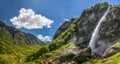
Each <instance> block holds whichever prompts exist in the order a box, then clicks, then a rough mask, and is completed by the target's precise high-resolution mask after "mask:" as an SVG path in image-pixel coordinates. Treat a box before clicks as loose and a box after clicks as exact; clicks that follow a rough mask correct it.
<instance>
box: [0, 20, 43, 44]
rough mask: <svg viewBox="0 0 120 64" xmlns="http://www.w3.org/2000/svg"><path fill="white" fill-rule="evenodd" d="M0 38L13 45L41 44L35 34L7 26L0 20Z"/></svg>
mask: <svg viewBox="0 0 120 64" xmlns="http://www.w3.org/2000/svg"><path fill="white" fill-rule="evenodd" d="M0 40H1V41H5V42H8V43H10V44H14V45H23V44H34V43H37V44H40V45H43V42H42V41H40V40H39V39H38V38H37V37H36V36H34V35H32V34H29V33H25V32H22V31H20V30H18V29H15V28H14V27H11V26H7V25H5V24H4V23H3V22H2V21H0Z"/></svg>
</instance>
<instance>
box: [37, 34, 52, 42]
mask: <svg viewBox="0 0 120 64" xmlns="http://www.w3.org/2000/svg"><path fill="white" fill-rule="evenodd" d="M37 37H38V39H40V40H41V41H44V42H48V41H52V39H51V37H50V36H42V35H38V36H37Z"/></svg>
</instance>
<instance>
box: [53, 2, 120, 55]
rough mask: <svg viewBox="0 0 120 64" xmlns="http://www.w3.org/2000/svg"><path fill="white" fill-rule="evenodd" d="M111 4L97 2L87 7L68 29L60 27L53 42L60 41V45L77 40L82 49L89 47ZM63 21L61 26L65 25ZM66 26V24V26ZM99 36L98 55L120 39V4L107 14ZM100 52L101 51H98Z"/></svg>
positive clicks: (96, 44) (76, 42)
mask: <svg viewBox="0 0 120 64" xmlns="http://www.w3.org/2000/svg"><path fill="white" fill-rule="evenodd" d="M109 6H111V5H109V4H108V3H106V2H105V3H102V4H96V5H95V6H93V7H91V8H88V9H85V10H84V11H83V13H82V14H81V16H80V17H79V18H76V19H74V20H73V21H71V23H70V26H67V27H68V28H67V29H66V30H64V31H63V30H62V29H58V30H57V31H59V32H60V33H59V32H57V34H55V36H58V37H57V38H56V39H55V40H53V43H55V42H58V43H59V44H60V45H63V44H66V43H69V42H75V44H76V45H77V46H79V47H80V48H81V49H83V48H86V47H88V44H89V41H90V39H91V36H92V34H93V31H94V29H95V28H96V26H97V24H98V22H99V20H100V19H101V17H102V16H103V14H104V13H105V12H106V10H107V8H108V7H109ZM64 24H66V22H65V23H63V25H61V26H60V27H64V26H65V25H64ZM65 27H66V26H65ZM98 36H99V38H98V40H97V41H96V43H95V47H96V53H95V54H97V55H100V56H101V55H102V54H103V53H104V52H105V50H106V49H107V48H109V47H110V46H112V45H113V44H114V43H115V42H117V41H119V40H120V6H119V5H117V6H111V9H110V12H109V13H108V15H107V16H106V18H105V20H104V22H103V23H102V26H101V28H100V32H99V35H98ZM97 52H99V53H97Z"/></svg>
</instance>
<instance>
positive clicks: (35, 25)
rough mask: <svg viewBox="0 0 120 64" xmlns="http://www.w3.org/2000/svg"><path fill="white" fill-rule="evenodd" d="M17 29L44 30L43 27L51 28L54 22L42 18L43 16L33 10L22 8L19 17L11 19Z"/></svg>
mask: <svg viewBox="0 0 120 64" xmlns="http://www.w3.org/2000/svg"><path fill="white" fill-rule="evenodd" d="M10 21H11V22H12V24H13V25H15V26H16V28H22V27H24V28H27V29H39V28H40V29H42V28H43V27H47V28H51V25H52V23H53V20H50V19H48V18H46V17H45V16H42V15H41V14H35V12H34V11H33V10H32V9H25V8H21V9H20V11H19V15H18V17H17V16H15V17H13V18H12V19H10Z"/></svg>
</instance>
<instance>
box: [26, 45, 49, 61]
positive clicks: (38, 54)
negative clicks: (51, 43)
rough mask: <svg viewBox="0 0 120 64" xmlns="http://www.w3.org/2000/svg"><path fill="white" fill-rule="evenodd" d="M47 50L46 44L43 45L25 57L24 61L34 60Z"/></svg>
mask: <svg viewBox="0 0 120 64" xmlns="http://www.w3.org/2000/svg"><path fill="white" fill-rule="evenodd" d="M47 52H49V48H48V46H43V47H41V48H40V49H39V51H37V52H35V53H33V54H31V55H29V56H28V57H27V58H26V62H29V61H34V60H36V59H37V58H38V57H39V56H42V55H43V54H45V53H47Z"/></svg>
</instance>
